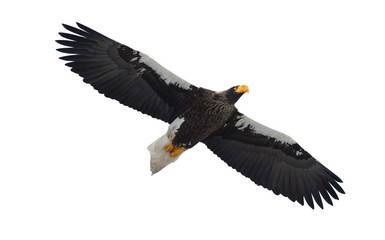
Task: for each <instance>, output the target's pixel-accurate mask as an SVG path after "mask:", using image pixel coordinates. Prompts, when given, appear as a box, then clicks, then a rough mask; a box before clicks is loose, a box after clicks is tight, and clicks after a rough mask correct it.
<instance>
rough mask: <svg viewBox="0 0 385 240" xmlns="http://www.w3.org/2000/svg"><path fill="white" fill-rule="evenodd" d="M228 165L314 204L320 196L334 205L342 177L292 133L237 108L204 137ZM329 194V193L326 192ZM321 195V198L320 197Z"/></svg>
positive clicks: (211, 148)
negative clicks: (288, 133)
mask: <svg viewBox="0 0 385 240" xmlns="http://www.w3.org/2000/svg"><path fill="white" fill-rule="evenodd" d="M203 143H204V144H206V146H207V147H208V148H209V149H210V150H211V151H213V152H214V153H215V154H216V155H218V156H219V157H220V158H221V159H222V160H223V161H225V162H226V163H227V164H228V165H229V166H231V167H232V168H234V169H236V170H237V171H238V172H240V173H241V174H243V175H244V176H246V177H248V178H250V179H251V180H252V181H253V182H255V183H256V184H257V185H262V186H263V187H265V188H267V189H269V190H272V191H273V192H274V193H275V194H277V195H279V194H282V195H283V196H285V197H288V198H289V199H290V200H292V201H293V202H294V201H297V202H299V203H300V204H301V205H303V204H304V198H305V200H306V202H307V203H308V205H309V206H310V207H311V208H314V203H313V198H314V200H315V201H316V203H317V204H318V205H319V206H320V207H321V208H323V204H322V198H323V199H324V200H325V201H326V202H327V203H329V204H331V205H333V202H332V200H331V198H330V196H332V197H333V198H334V199H338V196H337V194H336V192H335V191H334V189H336V190H337V191H338V192H340V193H344V190H343V189H342V188H341V186H340V185H339V184H338V183H337V182H342V181H341V179H340V178H339V177H338V176H337V175H335V174H334V173H333V172H331V171H330V170H329V169H327V168H326V167H325V166H323V165H322V164H321V163H320V162H318V161H317V160H316V159H315V158H314V157H312V156H311V155H310V154H309V153H308V152H306V151H305V150H304V149H303V148H302V147H301V146H300V145H298V143H296V142H295V141H294V140H293V139H292V138H291V137H289V136H287V135H285V134H283V133H280V132H278V131H275V130H273V129H270V128H268V127H266V126H263V125H262V124H259V123H257V122H255V121H253V120H252V119H250V118H248V117H246V116H245V115H243V114H241V113H239V112H236V114H234V115H233V117H231V118H230V119H229V120H228V122H227V123H226V124H225V126H224V127H222V128H221V129H219V130H218V131H216V132H214V133H213V134H211V135H210V136H209V137H208V138H206V139H205V140H204V141H203ZM329 195H330V196H329ZM321 196H322V198H321Z"/></svg>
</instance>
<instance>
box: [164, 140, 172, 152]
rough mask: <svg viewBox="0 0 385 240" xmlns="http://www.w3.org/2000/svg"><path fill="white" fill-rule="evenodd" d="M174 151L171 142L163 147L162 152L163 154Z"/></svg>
mask: <svg viewBox="0 0 385 240" xmlns="http://www.w3.org/2000/svg"><path fill="white" fill-rule="evenodd" d="M173 149H174V146H173V145H172V142H170V143H169V144H167V145H166V146H165V147H164V151H165V152H169V151H171V150H173Z"/></svg>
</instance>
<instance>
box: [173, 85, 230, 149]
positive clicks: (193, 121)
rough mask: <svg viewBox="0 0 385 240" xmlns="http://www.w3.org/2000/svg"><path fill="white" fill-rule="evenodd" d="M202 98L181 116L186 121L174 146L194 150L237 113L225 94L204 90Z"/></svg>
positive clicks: (177, 134)
mask: <svg viewBox="0 0 385 240" xmlns="http://www.w3.org/2000/svg"><path fill="white" fill-rule="evenodd" d="M202 92H204V93H203V94H202V95H203V96H202V97H200V98H198V100H197V101H196V102H195V103H194V104H193V105H192V106H191V108H189V109H188V110H187V111H186V112H184V113H183V114H181V115H180V116H179V118H183V119H184V121H183V123H182V124H181V125H180V127H179V129H178V132H177V133H176V134H175V138H174V139H173V144H174V145H176V146H187V148H192V147H193V146H195V145H196V144H197V143H199V142H200V141H202V140H203V139H205V138H206V137H208V136H209V135H210V134H211V133H213V132H214V131H215V130H217V129H219V128H221V127H222V126H223V125H224V124H225V122H226V121H227V119H228V118H229V117H230V116H231V115H232V114H233V113H234V112H235V110H236V108H235V106H234V104H231V103H229V102H227V101H226V100H225V96H224V95H225V94H224V92H213V91H208V90H202Z"/></svg>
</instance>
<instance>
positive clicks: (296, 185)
mask: <svg viewBox="0 0 385 240" xmlns="http://www.w3.org/2000/svg"><path fill="white" fill-rule="evenodd" d="M63 26H64V28H65V29H67V30H68V31H69V32H70V33H59V34H60V35H61V36H62V37H63V38H64V39H65V40H57V42H58V43H59V44H61V45H63V46H64V48H59V49H57V50H58V51H60V52H63V53H66V54H68V55H66V56H63V57H61V59H63V60H66V61H69V62H68V63H66V65H67V66H69V67H70V68H71V70H72V71H73V72H75V73H77V74H79V75H80V76H81V77H83V80H84V82H86V83H88V84H90V85H92V86H93V87H94V88H95V89H96V90H98V91H99V92H100V93H102V94H104V95H105V96H106V97H109V98H112V99H116V100H117V101H119V102H120V103H122V104H124V105H126V106H128V107H131V108H134V109H136V110H138V111H140V112H142V113H145V114H148V115H150V116H152V117H154V118H158V119H160V120H163V121H165V122H167V123H169V124H170V125H169V128H168V130H167V132H166V133H165V134H164V135H163V136H161V137H160V138H159V139H157V140H156V141H155V142H154V143H152V144H151V145H150V146H149V147H148V150H149V151H150V153H151V171H152V173H153V174H155V173H157V172H158V171H160V170H161V169H163V168H164V167H166V166H167V165H168V164H170V163H172V162H174V161H175V160H176V159H178V157H179V156H180V155H181V154H182V153H183V152H184V151H186V150H187V149H190V148H192V147H194V146H195V145H196V144H197V143H199V142H202V143H204V144H205V145H206V146H207V147H208V148H209V149H210V150H211V151H213V152H214V153H215V154H216V155H218V156H219V157H220V158H221V159H222V160H223V161H225V162H226V163H227V164H228V165H229V166H231V167H232V168H234V169H236V170H237V171H238V172H240V173H241V174H243V175H244V176H246V177H248V178H250V179H251V180H252V181H253V182H255V183H256V184H257V185H262V186H263V187H265V188H267V189H269V190H272V191H273V192H274V193H275V194H277V195H278V194H282V195H283V196H285V197H288V198H289V199H290V200H292V201H297V202H299V203H300V204H301V205H303V204H304V200H305V201H306V202H307V204H308V205H309V206H310V207H311V208H314V202H313V199H314V200H315V202H316V203H317V204H318V205H319V206H320V207H321V208H323V202H322V198H323V199H324V200H325V201H326V202H327V203H329V204H331V205H333V202H332V200H331V197H332V198H334V199H338V195H337V193H336V191H335V190H337V191H338V192H340V193H344V190H343V189H342V188H341V186H340V185H339V184H338V182H342V181H341V179H340V178H339V177H338V176H337V175H335V174H334V173H333V172H331V171H330V170H329V169H327V168H326V167H325V166H323V165H322V164H321V163H320V162H318V161H317V160H316V159H315V158H314V157H312V156H311V155H310V154H309V153H308V152H306V151H305V150H304V149H303V148H302V147H301V146H300V145H298V143H297V142H295V141H294V140H293V139H292V138H291V137H289V136H287V135H285V134H283V133H280V132H278V131H275V130H273V129H270V128H268V127H266V126H263V125H261V124H259V123H257V122H255V121H253V120H252V119H250V118H248V117H247V116H245V115H244V114H242V113H240V112H239V111H238V110H237V108H236V107H235V106H234V104H235V103H236V102H237V101H238V99H239V98H240V97H241V96H242V95H243V94H244V93H246V92H248V91H249V88H248V87H247V86H246V85H241V86H239V85H237V86H234V87H231V88H229V89H228V90H226V91H220V92H215V91H211V90H208V89H204V88H200V87H196V86H194V85H192V84H190V83H188V82H186V81H184V80H183V79H181V78H179V77H178V76H176V75H175V74H173V73H172V72H170V71H168V70H167V69H165V68H164V67H162V66H161V65H160V64H158V63H157V62H155V61H154V60H153V59H151V58H150V57H149V56H147V55H146V54H144V53H141V52H139V51H136V50H134V49H132V48H130V47H128V46H126V45H123V44H120V43H118V42H116V41H114V40H112V39H110V38H108V37H106V36H104V35H102V34H100V33H98V32H96V31H94V30H92V29H90V28H88V27H86V26H84V25H82V24H80V23H77V26H78V28H76V27H72V26H69V25H65V24H63Z"/></svg>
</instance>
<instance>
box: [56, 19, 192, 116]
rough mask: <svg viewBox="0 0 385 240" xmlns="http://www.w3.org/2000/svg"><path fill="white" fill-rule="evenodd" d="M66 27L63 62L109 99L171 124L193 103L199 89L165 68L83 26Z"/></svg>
mask: <svg viewBox="0 0 385 240" xmlns="http://www.w3.org/2000/svg"><path fill="white" fill-rule="evenodd" d="M77 25H78V27H79V28H75V27H71V26H68V25H65V24H63V26H64V28H66V29H67V30H68V31H70V32H71V33H59V34H60V35H61V36H62V37H64V38H66V39H67V40H57V42H58V43H59V44H61V45H64V46H65V48H59V49H57V50H58V51H60V52H63V53H67V54H69V55H67V56H64V57H61V59H63V60H66V61H70V62H69V63H67V64H66V65H67V66H69V67H71V70H72V71H73V72H75V73H78V74H79V75H80V76H82V77H83V78H84V82H86V83H89V84H91V85H92V86H93V87H94V88H95V89H96V90H98V91H99V92H100V93H102V94H104V95H105V96H106V97H109V98H112V99H116V100H118V101H119V102H120V103H122V104H124V105H126V106H129V107H132V108H134V109H136V110H138V111H141V112H142V113H145V114H148V115H150V116H152V117H154V118H158V119H161V120H163V121H165V122H168V123H171V122H172V121H173V120H174V119H175V118H176V117H177V116H178V115H180V114H181V113H182V112H184V111H185V109H187V108H188V106H189V104H191V103H192V102H193V101H194V98H195V97H194V96H195V94H196V92H197V91H198V88H197V87H195V86H193V85H191V84H190V83H188V82H186V81H184V80H183V79H181V78H179V77H178V76H176V75H175V74H173V73H172V72H170V71H168V70H167V69H165V68H163V67H162V66H161V65H159V64H158V63H157V62H155V61H154V60H152V59H151V58H150V57H149V56H147V55H146V54H144V53H141V52H139V51H136V50H134V49H132V48H130V47H128V46H125V45H123V44H120V43H118V42H116V41H114V40H112V39H110V38H108V37H106V36H104V35H102V34H100V33H98V32H96V31H94V30H92V29H90V28H88V27H86V26H84V25H82V24H79V23H77Z"/></svg>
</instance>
